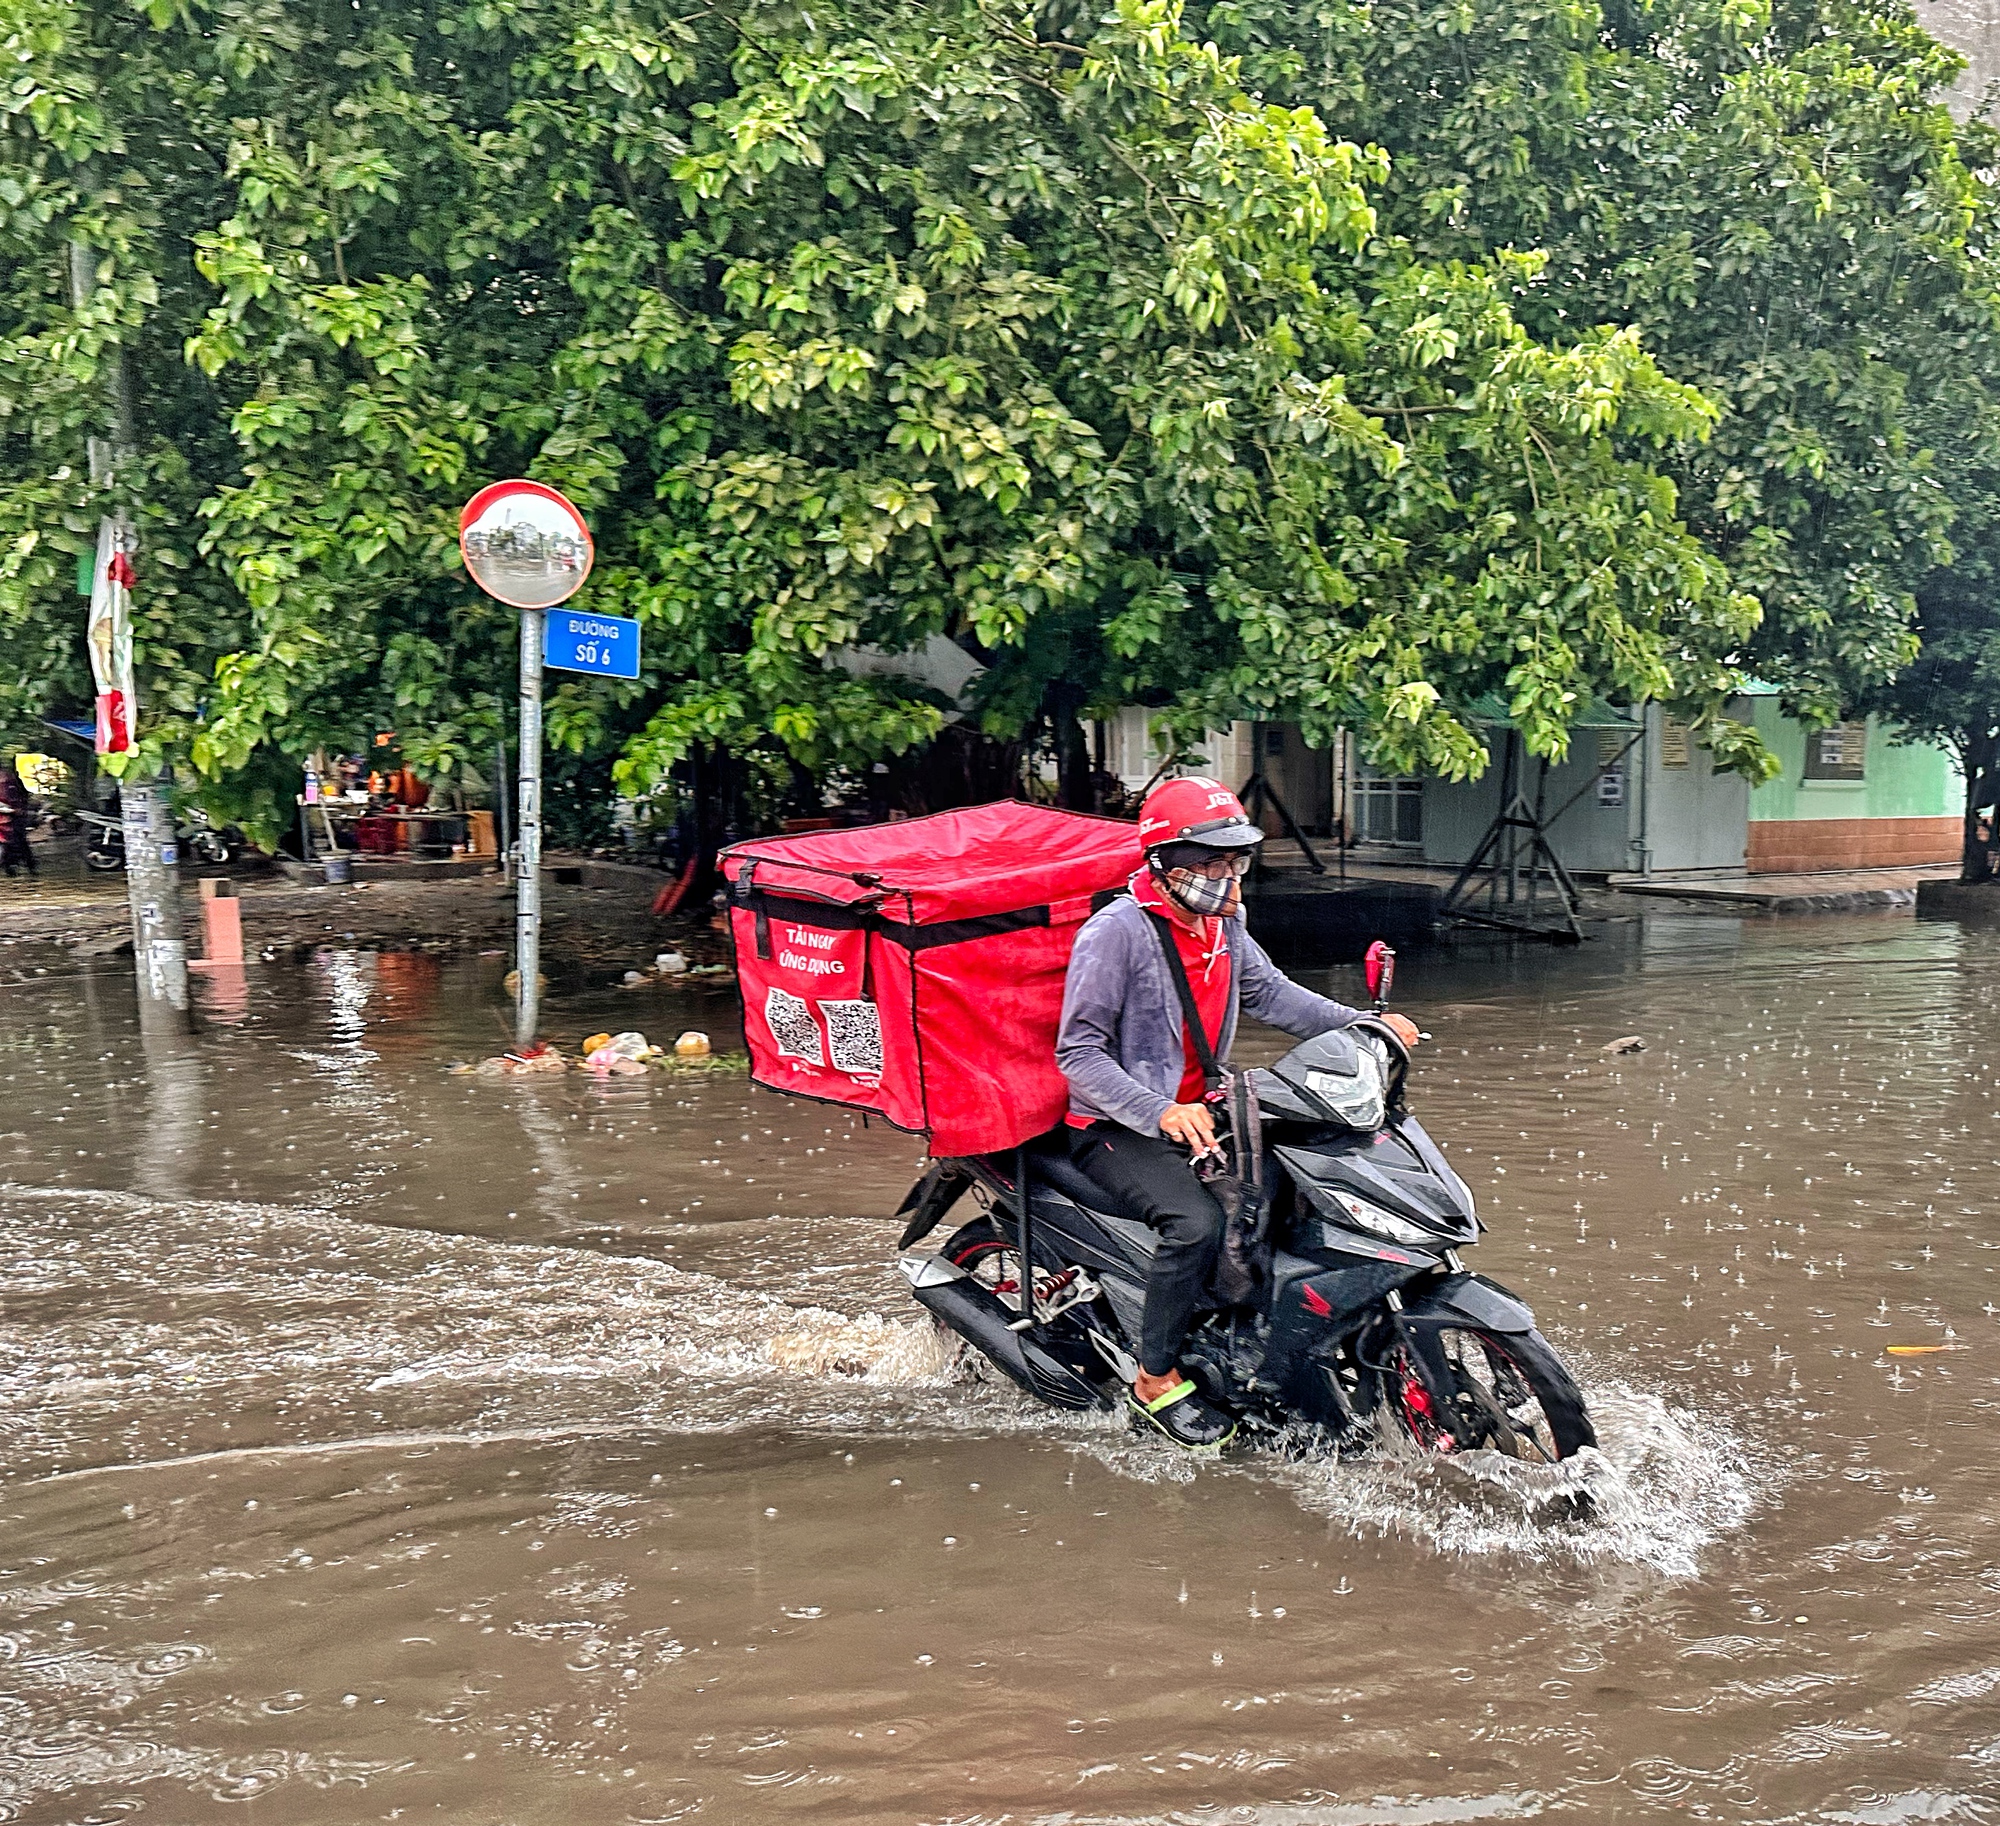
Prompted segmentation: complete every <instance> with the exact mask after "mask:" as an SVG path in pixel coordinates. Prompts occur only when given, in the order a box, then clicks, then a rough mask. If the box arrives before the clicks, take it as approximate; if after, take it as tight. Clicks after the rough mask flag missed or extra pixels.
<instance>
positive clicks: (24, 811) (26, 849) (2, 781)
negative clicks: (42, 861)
mask: <svg viewBox="0 0 2000 1826" xmlns="http://www.w3.org/2000/svg"><path fill="white" fill-rule="evenodd" d="M34 809H35V801H34V799H33V797H32V796H31V795H30V794H29V792H28V783H27V782H26V781H25V780H23V779H22V778H21V771H20V769H19V768H18V767H17V766H16V765H15V764H14V763H13V762H12V761H9V762H8V763H7V765H6V766H5V767H0V825H4V826H5V829H4V830H0V873H4V874H6V875H10V876H11V875H12V874H13V873H14V872H15V870H16V869H23V868H24V869H26V870H27V871H28V873H29V874H30V875H33V874H35V873H36V872H37V868H38V865H37V864H36V861H35V849H34V845H33V844H31V843H30V842H29V841H28V825H29V823H30V821H31V819H32V817H33V813H34Z"/></svg>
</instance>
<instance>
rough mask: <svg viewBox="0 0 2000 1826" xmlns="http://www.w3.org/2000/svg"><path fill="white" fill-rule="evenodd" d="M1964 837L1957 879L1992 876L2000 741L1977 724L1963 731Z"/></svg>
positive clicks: (1999, 785) (1987, 877)
mask: <svg viewBox="0 0 2000 1826" xmlns="http://www.w3.org/2000/svg"><path fill="white" fill-rule="evenodd" d="M1964 752H1965V836H1964V842H1963V845H1962V848H1961V853H1960V858H1959V871H1958V878H1959V880H1960V881H1967V882H1980V881H1991V880H1992V879H1993V850H1994V838H1995V831H1994V828H1993V827H1994V821H1995V820H1994V801H1995V799H1996V798H2000V791H1996V787H2000V778H1996V770H1997V769H2000V742H1996V740H1995V738H1994V736H1993V733H1992V732H1991V730H1989V729H1987V728H1985V727H1980V728H1977V729H1968V730H1967V731H1966V733H1965V750H1964Z"/></svg>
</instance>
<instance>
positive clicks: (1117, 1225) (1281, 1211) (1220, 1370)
mask: <svg viewBox="0 0 2000 1826" xmlns="http://www.w3.org/2000/svg"><path fill="white" fill-rule="evenodd" d="M1390 959H1392V954H1389V953H1387V952H1386V948H1384V947H1380V946H1377V947H1375V948H1373V950H1372V951H1371V959H1370V974H1371V980H1370V983H1369V988H1370V992H1371V994H1373V995H1374V996H1375V998H1376V1000H1375V1006H1376V1009H1377V1010H1378V1011H1379V1009H1380V1008H1381V1006H1382V1001H1383V998H1384V997H1385V996H1386V994H1387V989H1388V980H1389V978H1390V974H1391V972H1392V970H1393V963H1392V961H1388V960H1390ZM1378 968H1379V970H1380V973H1381V974H1380V975H1379V976H1378V975H1377V974H1376V973H1377V970H1378ZM1409 1068H1410V1058H1409V1053H1408V1052H1407V1050H1406V1049H1405V1048H1404V1046H1403V1044H1402V1042H1401V1041H1400V1040H1399V1039H1398V1037H1397V1036H1396V1034H1395V1032H1394V1031H1393V1030H1392V1029H1391V1028H1390V1027H1388V1026H1387V1025H1386V1024H1385V1023H1384V1022H1382V1021H1380V1020H1378V1019H1376V1018H1374V1017H1373V1016H1372V1015H1371V1016H1366V1017H1364V1018H1363V1019H1361V1020H1360V1021H1357V1022H1356V1023H1354V1025H1352V1026H1350V1027H1346V1028H1342V1029H1339V1030H1337V1031H1335V1032H1332V1033H1325V1034H1321V1035H1319V1036H1318V1037H1316V1038H1314V1039H1310V1040H1307V1041H1305V1042H1303V1043H1302V1044H1300V1045H1298V1046H1296V1047H1294V1048H1293V1049H1292V1050H1291V1051H1290V1052H1289V1053H1287V1054H1286V1055H1285V1057H1284V1058H1283V1059H1281V1060H1280V1061H1279V1062H1278V1063H1277V1065H1275V1066H1274V1067H1272V1068H1271V1069H1270V1070H1268V1071H1266V1070H1253V1071H1250V1072H1247V1073H1242V1074H1239V1075H1238V1080H1237V1086H1236V1090H1235V1093H1234V1094H1233V1095H1232V1096H1231V1097H1230V1098H1229V1100H1228V1103H1226V1104H1225V1105H1223V1106H1222V1107H1221V1108H1220V1109H1219V1110H1218V1130H1219V1132H1223V1133H1229V1131H1230V1127H1231V1125H1230V1123H1229V1122H1227V1121H1224V1120H1222V1119H1221V1118H1223V1117H1226V1116H1228V1115H1229V1114H1230V1105H1233V1106H1234V1125H1235V1134H1233V1135H1231V1145H1232V1146H1235V1142H1236V1136H1237V1135H1240V1136H1242V1137H1244V1138H1246V1140H1247V1141H1248V1144H1249V1145H1248V1146H1246V1147H1243V1148H1241V1149H1239V1150H1238V1152H1237V1160H1238V1164H1239V1167H1240V1168H1245V1169H1246V1170H1247V1171H1248V1172H1249V1173H1250V1174H1251V1175H1253V1176H1255V1177H1259V1178H1261V1180H1262V1189H1263V1192H1264V1195H1265V1204H1264V1214H1263V1221H1264V1222H1265V1224H1267V1225H1268V1231H1267V1240H1268V1242H1269V1244H1270V1250H1269V1266H1268V1270H1267V1273H1266V1275H1265V1276H1264V1279H1263V1287H1262V1291H1261V1294H1260V1296H1259V1297H1258V1298H1257V1300H1256V1302H1255V1303H1254V1304H1253V1305H1251V1306H1248V1307H1242V1306H1239V1307H1236V1308H1234V1309H1231V1310H1218V1311H1213V1312H1210V1313H1208V1314H1206V1315H1205V1316H1204V1317H1203V1318H1202V1319H1201V1320H1200V1321H1199V1322H1198V1323H1197V1325H1196V1326H1195V1328H1194V1329H1193V1331H1192V1332H1191V1334H1190V1336H1189V1338H1188V1340H1187V1343H1186V1345H1185V1347H1184V1349H1183V1352H1182V1358H1181V1361H1182V1365H1183V1367H1184V1369H1185V1370H1186V1371H1187V1373H1188V1374H1189V1375H1191V1376H1192V1377H1193V1379H1194V1381H1195V1382H1196V1383H1197V1384H1198V1385H1199V1387H1200V1389H1201V1392H1202V1393H1203V1394H1204V1395H1205V1396H1207V1397H1208V1398H1209V1399H1210V1400H1212V1401H1215V1402H1218V1403H1220V1404H1222V1405H1223V1406H1225V1407H1228V1408H1231V1409H1233V1410H1234V1411H1236V1412H1237V1413H1239V1414H1241V1415H1242V1416H1243V1418H1244V1423H1245V1427H1246V1429H1247V1430H1248V1431H1249V1432H1251V1433H1253V1434H1255V1433H1257V1432H1262V1433H1263V1434H1264V1435H1266V1436H1267V1437H1270V1436H1275V1435H1278V1434H1283V1433H1296V1431H1297V1430H1298V1429H1299V1428H1300V1427H1301V1425H1303V1426H1304V1427H1306V1428H1309V1429H1317V1430H1319V1433H1320V1434H1321V1435H1322V1436H1323V1437H1327V1438H1330V1439H1331V1440H1333V1441H1334V1442H1336V1443H1339V1442H1343V1441H1347V1440H1350V1439H1360V1438H1365V1437H1369V1436H1371V1435H1373V1436H1379V1435H1381V1434H1382V1433H1383V1432H1384V1431H1385V1430H1393V1431H1394V1432H1395V1433H1398V1434H1400V1435H1401V1436H1402V1437H1404V1438H1405V1439H1407V1440H1408V1441H1409V1442H1410V1443H1411V1444H1413V1445H1414V1446H1415V1447H1417V1448H1418V1449H1419V1450H1420V1451H1423V1452H1427V1453H1460V1452H1467V1451H1472V1450H1477V1449H1485V1450H1490V1451H1495V1452H1499V1453H1502V1454H1505V1455H1508V1456H1510V1457H1513V1458H1517V1459H1524V1460H1529V1461H1534V1462H1540V1463H1547V1464H1553V1463H1556V1462H1557V1461H1559V1460H1561V1459H1564V1458H1568V1457H1570V1456H1571V1455H1572V1454H1573V1453H1576V1452H1578V1451H1580V1450H1581V1449H1582V1448H1583V1447H1585V1446H1592V1445H1595V1444H1596V1443H1597V1440H1596V1434H1595V1433H1594V1431H1593V1430H1592V1427H1591V1422H1590V1417H1589V1414H1588V1413H1587V1411H1586V1409H1585V1406H1584V1400H1583V1395H1582V1392H1581V1391H1580V1390H1579V1389H1578V1387H1577V1384H1576V1379H1575V1378H1574V1377H1573V1376H1572V1375H1571V1374H1570V1372H1569V1370H1568V1369H1567V1368H1566V1367H1565V1366H1564V1364H1563V1362H1562V1360H1561V1359H1560V1358H1559V1357H1558V1356H1557V1354H1556V1352H1555V1349H1554V1347H1553V1346H1551V1345H1550V1343H1549V1341H1548V1340H1547V1339H1546V1338H1545V1337H1543V1335H1542V1334H1541V1332H1540V1331H1539V1330H1537V1329H1536V1326H1535V1315H1534V1313H1533V1312H1532V1311H1530V1310H1529V1308H1528V1306H1527V1304H1526V1303H1525V1302H1524V1301H1522V1300H1521V1299H1520V1298H1519V1297H1518V1296H1517V1295H1515V1294H1513V1293H1511V1292H1509V1291H1508V1290H1507V1289H1506V1288H1505V1287H1502V1286H1501V1285H1500V1284H1499V1283H1498V1282H1495V1281H1491V1280H1488V1279H1487V1278H1486V1277H1485V1276H1483V1275H1478V1274H1474V1273H1471V1272H1469V1271H1468V1270H1467V1269H1466V1267H1465V1266H1464V1263H1463V1262H1462V1261H1461V1259H1460V1256H1459V1253H1458V1252H1459V1251H1460V1250H1461V1249H1463V1248H1467V1247H1469V1246H1471V1245H1472V1244H1473V1243H1474V1242H1476V1241H1477V1239H1478V1236H1479V1233H1480V1231H1481V1230H1483V1229H1484V1228H1485V1226H1484V1225H1483V1224H1482V1223H1481V1221H1480V1219H1479V1217H1478V1214H1477V1212H1476V1210H1475V1207H1474V1201H1473V1195H1472V1193H1471V1191H1470V1190H1469V1189H1468V1188H1467V1186H1466V1184H1465V1182H1464V1181H1463V1180H1462V1179H1461V1178H1460V1177H1459V1176H1458V1174H1457V1173H1456V1172H1454V1171H1453V1170H1452V1168H1451V1166H1450V1165H1449V1164H1448V1163H1447V1161H1446V1160H1445V1158H1444V1156H1443V1154H1442V1153H1441V1152H1439V1150H1438V1147H1437V1145H1436V1143H1435V1142H1433V1141H1432V1140H1431V1138H1430V1136H1429V1135H1428V1134H1427V1133H1425V1131H1424V1128H1423V1125H1422V1124H1421V1123H1419V1122H1418V1121H1417V1119H1416V1118H1415V1117H1414V1116H1413V1115H1411V1114H1410V1112H1409V1110H1408V1108H1407V1106H1406V1103H1405V1096H1404V1093H1405V1088H1406V1085H1407V1081H1408V1077H1409ZM1024 1190H1025V1192H1026V1198H1025V1202H1024V1201H1023V1197H1022V1194H1023V1192H1024ZM968 1193H970V1194H972V1196H973V1197H974V1198H975V1199H976V1200H977V1201H978V1202H979V1203H980V1204H981V1205H982V1206H983V1207H984V1210H983V1213H982V1214H981V1215H980V1216H977V1217H975V1218H973V1219H972V1220H971V1221H970V1222H969V1223H965V1224H963V1225H961V1226H960V1227H959V1228H958V1229H956V1230H954V1231H953V1232H952V1233H951V1234H950V1235H949V1236H948V1237H947V1238H946V1240H945V1242H944V1245H943V1247H942V1248H940V1249H939V1250H938V1251H937V1253H936V1254H935V1255H924V1254H921V1253H909V1254H905V1255H904V1256H903V1258H902V1260H901V1262H900V1264H899V1265H900V1267H901V1269H902V1272H903V1274H904V1276H905V1278H906V1279H907V1280H908V1282H909V1284H910V1288H911V1291H912V1292H913V1293H914V1295H915V1296H916V1298H917V1300H918V1301H919V1302H920V1303H921V1304H922V1305H924V1306H925V1307H926V1308H928V1309H929V1310H930V1312H931V1313H932V1314H933V1315H934V1316H935V1317H936V1319H937V1320H938V1321H939V1323H940V1324H942V1325H943V1326H945V1327H947V1328H948V1329H949V1330H950V1331H951V1332H953V1333H955V1334H956V1335H957V1336H958V1337H959V1338H960V1339H962V1340H964V1343H965V1345H968V1346H970V1347H971V1348H972V1349H974V1350H976V1351H978V1352H979V1353H981V1354H982V1355H983V1356H984V1357H985V1358H986V1359H987V1361H988V1362H990V1363H991V1364H992V1365H993V1366H995V1367H996V1368H997V1369H998V1370H999V1371H1000V1372H1001V1373H1002V1374H1004V1375H1006V1376H1007V1377H1008V1378H1010V1379H1011V1380H1012V1381H1014V1382H1015V1383H1017V1384H1018V1385H1019V1386H1020V1387H1021V1388H1023V1389H1025V1390H1026V1391H1027V1392H1028V1393H1029V1394H1030V1395H1033V1396H1034V1397H1035V1398H1036V1399H1037V1400H1039V1401H1043V1402H1046V1403H1048V1404H1049V1405H1050V1406H1052V1407H1057V1408H1068V1409H1087V1408H1103V1407H1109V1406H1111V1405H1112V1404H1113V1403H1115V1402H1116V1401H1118V1400H1119V1399H1120V1398H1121V1396H1122V1393H1123V1389H1124V1387H1125V1386H1126V1385H1128V1384H1129V1383H1130V1382H1131V1380H1132V1378H1133V1376H1134V1374H1135V1373H1136V1372H1137V1369H1138V1363H1137V1356H1138V1339H1139V1329H1140V1315H1141V1312H1142V1310H1143V1307H1144V1304H1145V1290H1146V1273H1147V1269H1148V1266H1149V1265H1150V1263H1151V1260H1152V1254H1153V1249H1154V1245H1155V1242H1156V1240H1157V1239H1156V1237H1155V1235H1154V1232H1153V1231H1152V1230H1151V1229H1149V1228H1148V1227H1147V1226H1146V1225H1145V1224H1143V1223H1141V1222H1139V1221H1137V1220H1136V1219H1134V1218H1130V1217H1125V1216H1122V1215H1120V1214H1119V1213H1118V1212H1117V1211H1115V1210H1113V1209H1111V1208H1110V1203H1109V1201H1108V1200H1107V1198H1106V1196H1105V1194H1104V1193H1103V1191H1102V1190H1101V1189H1100V1188H1099V1187H1098V1186H1097V1185H1096V1184H1095V1182H1093V1181H1092V1180H1090V1179H1089V1178H1087V1177H1086V1176H1085V1175H1084V1174H1083V1173H1081V1172H1080V1171H1079V1170H1078V1169H1077V1168H1076V1167H1075V1166H1074V1165H1072V1164H1071V1161H1070V1158H1069V1153H1068V1147H1067V1140H1066V1137H1065V1136H1064V1135H1063V1134H1062V1133H1060V1132H1058V1133H1057V1134H1054V1135H1051V1136H1044V1137H1042V1138H1040V1140H1038V1141H1036V1142H1034V1143H1031V1144H1030V1145H1029V1146H1027V1147H1026V1148H1023V1149H1020V1150H1017V1151H1015V1152H1013V1153H1011V1154H988V1155H982V1156H979V1157H977V1158H973V1159H963V1160H939V1161H935V1162H933V1163H932V1164H931V1166H930V1168H929V1170H928V1171H927V1172H926V1173H925V1174H924V1176H923V1177H922V1178H921V1179H920V1180H918V1182H917V1183H916V1185H915V1186H913V1187H912V1188H911V1190H910V1192H909V1194H908V1196H907V1197H906V1198H905V1199H904V1201H903V1205H902V1207H901V1210H900V1211H899V1212H898V1215H902V1214H904V1213H908V1214H909V1224H908V1227H907V1228H906V1229H905V1230H904V1232H903V1236H902V1241H901V1244H900V1245H899V1246H900V1247H901V1248H902V1249H903V1250H905V1251H910V1250H913V1249H914V1246H915V1245H916V1244H917V1243H919V1242H921V1241H922V1240H923V1239H924V1238H925V1237H927V1236H928V1235H929V1234H930V1233H931V1232H932V1231H933V1230H935V1229H936V1228H937V1227H938V1226H939V1225H940V1224H941V1223H942V1222H943V1220H944V1218H945V1217H946V1216H947V1215H948V1214H949V1213H950V1212H951V1211H952V1209H953V1207H954V1206H956V1205H957V1204H958V1202H959V1201H960V1199H961V1198H963V1197H964V1196H965V1195H966V1194H968ZM1024 1261H1025V1262H1027V1263H1029V1264H1031V1267H1030V1269H1029V1272H1027V1273H1026V1274H1024V1273H1023V1271H1022V1264H1023V1262H1024ZM1024 1288H1030V1289H1032V1292H1031V1294H1030V1295H1029V1297H1027V1298H1024V1297H1023V1289H1024Z"/></svg>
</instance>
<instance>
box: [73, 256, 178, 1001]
mask: <svg viewBox="0 0 2000 1826" xmlns="http://www.w3.org/2000/svg"><path fill="white" fill-rule="evenodd" d="M69 289H70V303H71V305H72V306H73V307H74V308H75V310H76V311H77V312H78V313H81V312H83V311H84V310H86V309H88V308H89V305H90V300H91V295H92V293H93V292H95V290H96V289H97V257H96V255H95V253H94V252H93V251H92V250H91V249H90V248H89V247H88V246H86V245H85V244H84V243H83V242H81V241H72V242H71V243H70V244H69ZM109 391H110V402H109V403H110V408H111V438H110V440H109V441H107V440H105V439H104V438H99V437H94V438H92V439H90V442H89V451H90V483H91V487H92V488H93V489H99V490H103V489H108V488H110V487H112V486H113V485H114V484H115V482H116V481H117V476H118V470H119V468H120V467H121V466H124V467H127V468H128V469H129V467H130V466H131V465H132V464H133V463H134V462H135V461H136V458H137V454H138V443H139V440H138V434H137V432H136V430H135V429H134V426H133V414H132V386H131V376H130V374H129V373H128V371H127V369H126V365H125V351H124V349H123V348H122V347H121V348H119V349H117V350H115V351H114V353H113V355H112V367H111V384H110V389H109ZM138 545H139V531H138V528H137V527H136V526H134V525H133V524H132V522H131V521H130V520H129V519H128V518H127V517H126V516H125V514H124V512H123V511H122V509H119V510H114V511H113V512H112V513H109V514H106V515H104V516H103V517H102V518H101V519H100V520H99V522H98V528H97V560H96V568H95V571H94V573H93V575H92V578H91V639H90V646H91V666H92V669H93V671H94V672H95V673H96V676H97V687H98V718H97V745H98V752H99V753H100V754H103V753H121V752H129V750H130V747H131V745H132V742H133V738H134V737H135V736H136V734H137V722H138V701H137V696H136V693H135V691H134V688H133V683H132V611H131V597H130V584H131V578H132V554H133V553H134V552H135V551H137V550H138ZM119 803H120V806H121V809H122V813H123V817H124V825H125V889H126V895H127V898H128V899H129V900H130V902H131V907H132V957H133V966H134V973H135V975H136V976H137V978H138V984H139V1020H140V1025H141V1026H142V1027H144V1026H159V1025H165V1026H174V1025H178V1026H180V1027H183V1028H185V1026H186V1020H187V1008H188V973H187V940H186V935H185V931H184V928H183V926H182V924H181V903H180V877H179V875H178V873H177V872H176V870H177V865H178V863H179V860H180V856H179V850H178V847H177V845H176V843H175V841H174V822H173V811H172V808H171V806H170V805H169V803H168V799H167V795H166V794H165V793H163V792H161V791H160V790H159V787H158V785H157V784H156V783H155V782H153V781H151V780H146V779H142V778H141V777H139V775H137V774H136V773H133V774H129V775H127V777H126V778H124V779H123V780H121V781H120V782H119Z"/></svg>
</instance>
